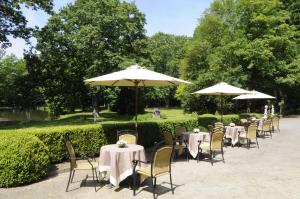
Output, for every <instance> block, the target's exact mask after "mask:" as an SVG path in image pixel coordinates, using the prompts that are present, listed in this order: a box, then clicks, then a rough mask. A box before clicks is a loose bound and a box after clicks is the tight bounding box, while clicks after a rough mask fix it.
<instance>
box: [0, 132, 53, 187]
mask: <svg viewBox="0 0 300 199" xmlns="http://www.w3.org/2000/svg"><path fill="white" fill-rule="evenodd" d="M49 166H50V158H49V150H48V147H46V146H45V144H44V143H43V142H41V141H40V140H39V139H38V138H37V137H35V136H32V135H25V134H21V135H14V134H12V135H6V136H1V142H0V187H11V186H17V185H22V184H27V183H30V182H34V181H37V180H39V179H41V178H42V177H44V176H45V175H47V172H48V169H49Z"/></svg>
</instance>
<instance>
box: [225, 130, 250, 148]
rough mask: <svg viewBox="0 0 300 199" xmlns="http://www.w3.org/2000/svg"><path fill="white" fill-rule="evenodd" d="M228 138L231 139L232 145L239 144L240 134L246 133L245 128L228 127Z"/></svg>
mask: <svg viewBox="0 0 300 199" xmlns="http://www.w3.org/2000/svg"><path fill="white" fill-rule="evenodd" d="M225 128H226V132H225V134H226V138H231V144H232V145H236V144H237V143H238V142H239V132H240V133H245V132H246V130H245V127H243V126H226V127H225Z"/></svg>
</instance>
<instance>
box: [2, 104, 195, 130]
mask: <svg viewBox="0 0 300 199" xmlns="http://www.w3.org/2000/svg"><path fill="white" fill-rule="evenodd" d="M153 111H154V109H151V108H148V109H146V110H145V113H144V114H139V115H138V121H158V120H174V119H189V118H195V117H196V115H194V114H185V113H184V112H183V110H182V109H179V108H172V109H166V108H162V109H160V113H161V118H153V117H152V112H153ZM128 121H134V116H133V115H119V114H118V113H116V112H111V111H108V110H103V111H101V112H100V115H99V118H97V122H96V123H99V124H101V123H112V122H114V123H120V122H128ZM93 123H94V120H93V115H92V113H91V112H75V113H72V114H66V115H62V116H60V117H59V118H58V119H55V120H52V121H41V122H30V123H22V124H15V125H7V126H2V127H0V132H1V131H2V132H3V131H7V130H9V129H10V130H15V129H31V128H32V129H36V128H49V127H58V126H60V127H61V126H78V125H86V124H93Z"/></svg>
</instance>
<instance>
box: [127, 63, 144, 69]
mask: <svg viewBox="0 0 300 199" xmlns="http://www.w3.org/2000/svg"><path fill="white" fill-rule="evenodd" d="M142 68H143V67H141V66H140V65H138V64H137V63H135V64H134V65H131V66H129V67H128V68H127V69H142Z"/></svg>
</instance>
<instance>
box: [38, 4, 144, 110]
mask: <svg viewBox="0 0 300 199" xmlns="http://www.w3.org/2000/svg"><path fill="white" fill-rule="evenodd" d="M144 24H145V16H144V14H142V13H141V12H139V11H138V9H137V8H136V6H135V4H134V3H127V2H123V1H122V2H121V1H119V0H105V1H94V0H77V1H76V2H75V3H74V4H73V5H68V6H67V7H64V8H63V9H62V10H60V12H59V13H57V14H54V15H52V17H51V18H50V19H49V21H48V23H47V25H46V26H45V27H44V28H43V29H42V30H41V31H40V32H39V33H38V34H37V35H36V37H37V50H39V51H40V55H39V58H40V64H38V65H37V66H36V68H37V67H40V68H41V70H39V71H40V72H41V74H40V77H41V78H42V79H43V85H42V86H43V94H44V95H45V98H46V102H47V104H48V105H49V106H51V107H52V108H51V109H52V110H54V112H55V114H59V113H61V112H62V111H63V109H64V108H67V109H69V110H73V109H74V108H75V107H84V106H85V105H86V104H89V103H90V100H88V98H89V97H88V92H92V91H93V90H94V93H95V92H96V93H97V91H95V89H94V88H91V89H90V91H88V88H87V87H86V86H85V85H84V84H83V80H84V79H86V78H91V77H95V76H99V75H104V74H106V73H109V72H113V71H117V70H119V69H121V68H122V67H125V66H126V67H127V66H128V64H124V63H134V62H139V61H140V60H142V59H143V57H144V52H143V49H142V48H143V46H144V45H145V41H144V39H145V35H144ZM100 91H101V90H100ZM102 94H103V91H102Z"/></svg>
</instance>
